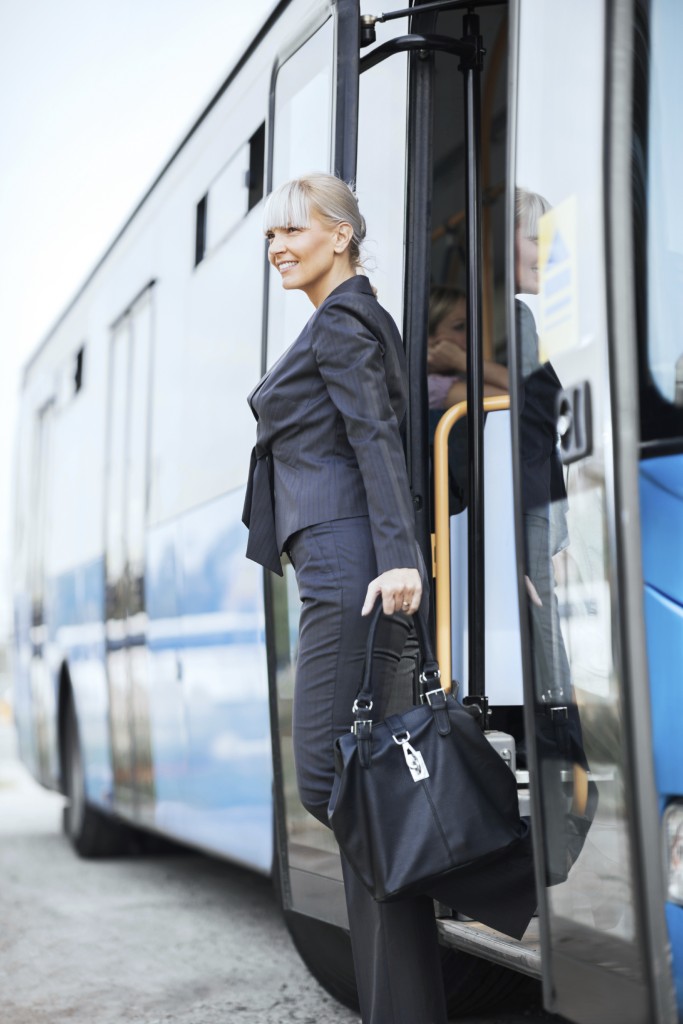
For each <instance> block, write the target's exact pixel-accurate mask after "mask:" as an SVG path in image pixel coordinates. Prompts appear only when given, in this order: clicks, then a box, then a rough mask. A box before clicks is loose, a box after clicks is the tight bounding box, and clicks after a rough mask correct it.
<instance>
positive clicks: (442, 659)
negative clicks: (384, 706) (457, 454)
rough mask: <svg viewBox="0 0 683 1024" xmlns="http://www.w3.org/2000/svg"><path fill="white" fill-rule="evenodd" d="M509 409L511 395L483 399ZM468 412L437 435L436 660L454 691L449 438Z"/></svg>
mask: <svg viewBox="0 0 683 1024" xmlns="http://www.w3.org/2000/svg"><path fill="white" fill-rule="evenodd" d="M509 408H510V396H509V395H491V396H490V397H489V398H485V399H484V412H502V411H503V410H505V409H509ZM466 412H467V402H458V403H457V405H452V406H451V408H450V409H447V410H446V412H445V413H444V414H443V416H442V417H441V419H440V420H439V422H438V425H437V428H436V433H435V434H434V545H433V548H434V567H433V571H434V577H435V579H436V657H437V660H438V662H439V667H440V669H441V684H442V686H443V688H444V690H446V691H450V689H451V680H452V675H451V530H450V516H449V514H448V513H449V508H448V438H449V436H450V433H451V430H452V429H453V427H454V426H455V424H456V423H457V422H458V420H459V419H461V418H462V417H463V416H464V415H465V413H466Z"/></svg>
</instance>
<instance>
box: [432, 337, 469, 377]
mask: <svg viewBox="0 0 683 1024" xmlns="http://www.w3.org/2000/svg"><path fill="white" fill-rule="evenodd" d="M427 370H428V371H429V372H430V373H446V374H448V373H466V371H467V353H466V352H463V350H462V349H461V348H459V347H458V345H457V344H456V343H455V342H454V341H453V339H452V338H449V337H448V335H446V336H445V337H444V336H443V335H437V337H435V338H430V339H429V345H428V346H427Z"/></svg>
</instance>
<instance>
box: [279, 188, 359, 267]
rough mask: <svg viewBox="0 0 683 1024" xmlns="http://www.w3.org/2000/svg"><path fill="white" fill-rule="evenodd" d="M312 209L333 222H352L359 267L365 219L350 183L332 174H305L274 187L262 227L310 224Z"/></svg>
mask: <svg viewBox="0 0 683 1024" xmlns="http://www.w3.org/2000/svg"><path fill="white" fill-rule="evenodd" d="M313 211H315V212H316V213H317V214H318V216H319V217H321V218H322V219H323V220H326V221H328V222H330V223H331V224H339V223H341V222H342V221H343V222H344V223H345V224H350V225H351V228H352V231H353V235H352V237H351V241H350V243H349V250H348V251H349V256H350V257H351V263H352V265H353V266H354V267H359V266H360V265H361V245H362V244H363V239H364V238H365V220H364V218H363V216H362V214H361V212H360V210H359V209H358V200H357V199H356V196H355V194H354V192H353V189H352V188H351V186H350V185H347V183H346V182H345V181H342V180H341V178H336V177H335V176H334V175H333V174H305V175H303V176H302V177H300V178H292V180H291V181H286V182H285V183H284V185H280V186H278V188H276V189H274V190H273V191H272V192H271V193H270V195H269V196H268V198H267V199H266V204H265V207H264V210H263V230H264V231H272V230H273V228H307V227H310V223H311V213H312V212H313Z"/></svg>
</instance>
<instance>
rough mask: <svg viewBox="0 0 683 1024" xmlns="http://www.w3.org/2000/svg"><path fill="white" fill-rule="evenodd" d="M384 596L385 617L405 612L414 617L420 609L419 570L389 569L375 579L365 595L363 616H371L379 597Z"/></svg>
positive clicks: (420, 588) (420, 584)
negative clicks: (379, 595)
mask: <svg viewBox="0 0 683 1024" xmlns="http://www.w3.org/2000/svg"><path fill="white" fill-rule="evenodd" d="M378 594H381V595H382V606H383V608H384V614H385V615H393V614H394V612H403V613H404V614H405V615H414V614H415V612H416V611H417V609H418V608H419V607H420V599H421V597H422V581H421V580H420V574H419V572H418V571H417V569H389V570H388V571H387V572H383V573H382V575H381V576H378V577H377V579H374V580H373V581H372V583H371V584H370V586H369V587H368V592H367V594H366V595H365V604H364V605H363V610H362V612H361V614H362V615H369V614H370V612H371V611H372V609H373V608H374V607H375V600H376V598H377V595H378Z"/></svg>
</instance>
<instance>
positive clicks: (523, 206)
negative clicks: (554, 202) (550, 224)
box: [515, 188, 551, 238]
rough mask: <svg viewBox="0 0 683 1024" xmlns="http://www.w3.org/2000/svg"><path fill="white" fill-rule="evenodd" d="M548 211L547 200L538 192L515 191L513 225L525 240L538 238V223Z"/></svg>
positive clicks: (549, 207)
mask: <svg viewBox="0 0 683 1024" xmlns="http://www.w3.org/2000/svg"><path fill="white" fill-rule="evenodd" d="M550 209H551V206H550V203H549V202H548V200H547V199H546V198H545V197H544V196H542V195H540V194H539V193H538V192H530V191H529V190H528V189H526V188H516V189H515V224H516V226H517V228H518V229H519V230H520V231H521V232H522V234H523V235H524V236H525V238H538V222H539V220H540V219H541V217H542V216H543V214H544V213H547V212H548V210H550Z"/></svg>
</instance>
